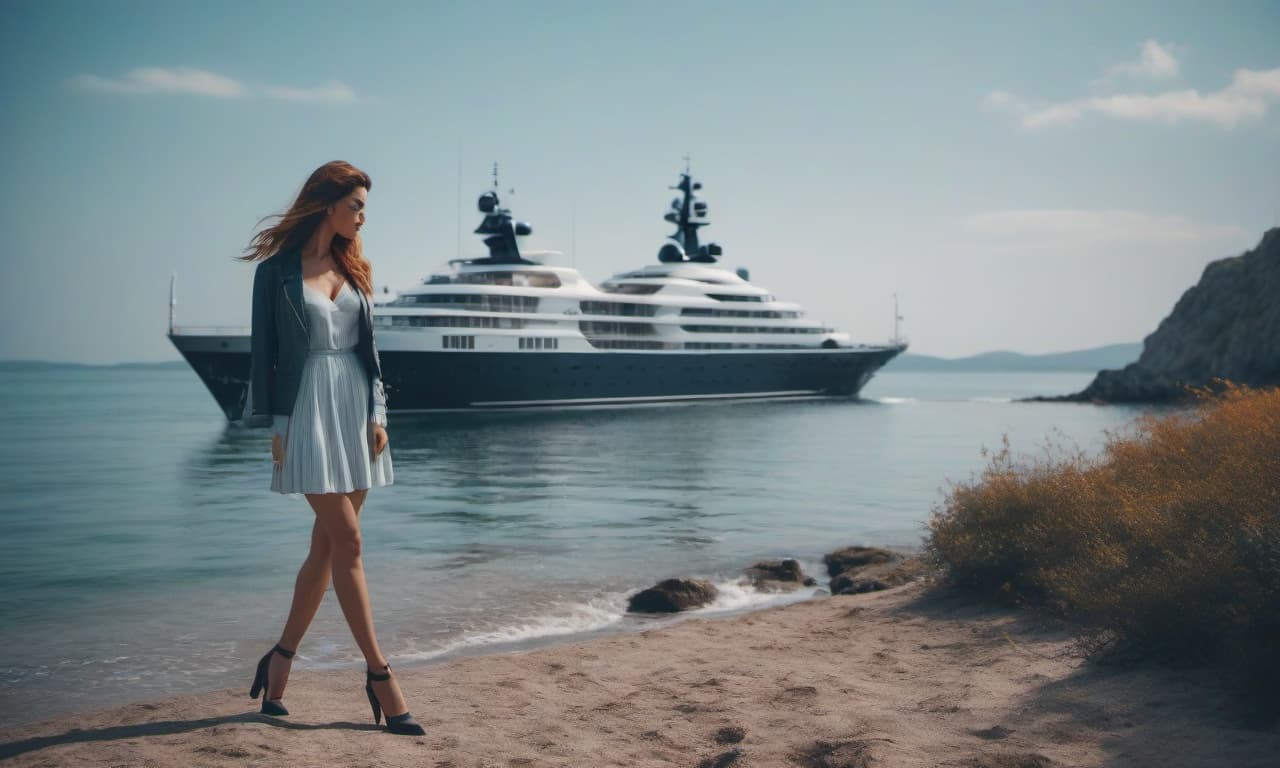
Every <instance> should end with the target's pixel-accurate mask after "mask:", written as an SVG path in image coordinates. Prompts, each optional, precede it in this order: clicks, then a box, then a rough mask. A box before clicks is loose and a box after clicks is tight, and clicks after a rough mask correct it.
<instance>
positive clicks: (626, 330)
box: [578, 320, 657, 336]
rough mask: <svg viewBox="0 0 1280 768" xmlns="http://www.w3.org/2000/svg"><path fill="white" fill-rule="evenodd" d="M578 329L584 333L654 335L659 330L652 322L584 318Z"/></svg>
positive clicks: (589, 334)
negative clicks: (616, 321) (608, 321)
mask: <svg viewBox="0 0 1280 768" xmlns="http://www.w3.org/2000/svg"><path fill="white" fill-rule="evenodd" d="M578 329H579V330H581V331H582V332H583V333H584V334H586V335H588V336H591V335H605V334H610V335H614V336H653V335H656V333H657V331H656V330H655V329H654V327H653V325H652V324H650V323H603V322H596V321H592V320H583V321H581V322H579V323H578Z"/></svg>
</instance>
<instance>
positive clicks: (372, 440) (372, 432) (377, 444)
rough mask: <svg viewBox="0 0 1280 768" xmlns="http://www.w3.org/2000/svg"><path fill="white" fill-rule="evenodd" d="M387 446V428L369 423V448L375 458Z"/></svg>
mask: <svg viewBox="0 0 1280 768" xmlns="http://www.w3.org/2000/svg"><path fill="white" fill-rule="evenodd" d="M386 447H387V428H386V427H384V426H382V425H381V424H373V423H371V424H369V448H370V449H371V450H372V451H373V458H374V459H375V460H376V459H377V458H378V457H379V456H381V455H382V451H383V450H385V449H386Z"/></svg>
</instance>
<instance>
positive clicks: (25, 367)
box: [0, 360, 187, 371]
mask: <svg viewBox="0 0 1280 768" xmlns="http://www.w3.org/2000/svg"><path fill="white" fill-rule="evenodd" d="M186 367H187V362H186V361H185V360H165V361H164V362H160V363H113V364H110V365H92V364H90V363H59V362H52V361H49V360H0V371H41V370H56V369H67V368H122V369H128V370H133V369H141V370H182V369H184V368H186Z"/></svg>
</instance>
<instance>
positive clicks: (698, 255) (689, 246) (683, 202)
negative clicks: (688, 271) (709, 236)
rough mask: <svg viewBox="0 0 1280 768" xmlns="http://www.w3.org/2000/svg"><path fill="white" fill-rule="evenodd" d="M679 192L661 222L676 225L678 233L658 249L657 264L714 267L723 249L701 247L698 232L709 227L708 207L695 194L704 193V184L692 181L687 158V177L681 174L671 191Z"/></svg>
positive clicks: (685, 172)
mask: <svg viewBox="0 0 1280 768" xmlns="http://www.w3.org/2000/svg"><path fill="white" fill-rule="evenodd" d="M669 189H674V190H676V191H678V192H680V197H677V198H676V199H674V200H672V201H671V209H670V210H669V211H667V213H666V215H664V216H663V217H662V218H663V220H664V221H669V222H671V223H672V224H675V225H676V231H675V233H673V234H672V235H670V239H671V240H672V241H673V242H669V243H667V244H666V245H664V246H662V248H660V249H658V261H662V262H678V261H699V262H704V263H707V264H714V263H715V261H716V257H717V256H719V255H720V254H721V253H723V252H724V251H723V249H721V247H720V246H719V245H717V244H716V243H707V244H706V245H700V244H699V243H698V229H699V227H705V226H707V225H708V224H710V223H711V222H710V221H707V204H706V202H704V201H703V200H701V199H699V198H698V197H697V195H695V194H694V193H695V192H697V191H698V190H700V189H702V183H701V182H697V181H694V180H693V176H692V175H690V173H689V158H688V157H686V158H685V169H684V173H682V174H680V183H678V184H676V185H675V186H674V187H669Z"/></svg>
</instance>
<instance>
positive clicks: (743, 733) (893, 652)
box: [0, 583, 1280, 768]
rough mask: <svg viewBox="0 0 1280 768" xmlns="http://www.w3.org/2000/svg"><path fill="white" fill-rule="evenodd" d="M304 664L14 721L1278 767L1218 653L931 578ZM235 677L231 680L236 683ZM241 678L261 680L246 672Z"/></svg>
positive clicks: (412, 752)
mask: <svg viewBox="0 0 1280 768" xmlns="http://www.w3.org/2000/svg"><path fill="white" fill-rule="evenodd" d="M399 674H400V676H401V680H402V684H403V686H404V689H405V691H406V692H407V693H408V696H409V701H410V702H411V706H412V709H413V711H414V712H415V714H416V716H417V717H418V719H419V720H420V721H421V722H422V723H423V724H424V725H425V726H426V728H427V730H428V735H427V736H426V737H417V738H415V737H397V736H392V735H390V734H387V733H385V732H382V731H381V730H380V729H378V728H376V727H375V726H374V725H373V723H372V719H371V717H370V713H369V709H368V705H367V702H366V701H365V699H364V693H363V690H362V675H361V673H360V670H351V671H350V672H349V673H345V672H344V673H334V672H323V673H318V672H314V671H311V670H308V669H307V667H306V664H305V662H304V663H300V664H297V665H295V667H294V673H293V677H292V679H291V680H290V683H289V688H288V691H287V694H286V697H285V700H286V703H287V704H288V706H289V707H290V709H291V710H292V712H293V714H292V715H290V716H289V717H287V718H280V719H276V718H271V717H267V716H264V715H260V714H258V713H257V707H256V702H253V701H250V700H249V699H248V698H247V695H246V690H245V689H247V686H248V681H249V679H250V677H251V675H252V670H251V669H249V668H248V667H246V669H245V670H244V675H242V677H243V678H244V680H243V681H239V680H237V681H235V682H236V683H237V685H236V687H235V688H231V689H227V690H221V691H215V692H211V693H204V694H200V695H193V696H181V697H175V698H170V699H165V700H157V701H152V702H147V703H140V704H133V705H129V706H124V707H119V708H115V709H108V710H101V711H97V712H91V713H85V714H83V715H81V716H79V717H77V718H76V719H75V723H74V726H75V727H71V726H72V723H71V721H70V720H69V719H63V720H57V721H51V722H44V723H37V724H32V725H27V726H22V727H18V728H6V729H4V730H3V731H0V759H3V760H5V761H6V763H7V764H12V765H19V766H256V765H273V766H436V767H437V768H462V767H463V766H553V765H554V766H717V767H723V766H813V767H827V768H832V767H835V766H979V767H981V766H989V767H991V768H996V767H1000V768H1015V767H1021V766H1027V767H1031V766H1036V767H1039V766H1127V765H1133V766H1146V765H1160V766H1241V767H1243V766H1260V767H1261V766H1274V765H1276V762H1275V761H1276V757H1275V756H1276V755H1277V754H1280V731H1278V730H1277V729H1276V728H1275V727H1270V728H1257V727H1250V726H1248V725H1247V724H1244V723H1243V722H1242V721H1241V720H1240V718H1238V717H1236V716H1234V715H1233V714H1232V707H1231V705H1230V697H1229V696H1228V694H1227V693H1226V692H1225V690H1224V689H1223V688H1222V687H1221V686H1220V684H1219V682H1218V680H1217V679H1216V678H1215V676H1214V674H1213V673H1212V672H1210V671H1205V670H1191V671H1185V670H1173V669H1168V668H1160V667H1154V666H1144V667H1140V668H1137V669H1120V668H1114V667H1100V666H1097V665H1093V664H1088V663H1086V662H1085V661H1084V660H1083V659H1082V657H1081V656H1080V654H1079V652H1078V650H1077V648H1076V646H1075V644H1074V643H1073V641H1072V639H1071V634H1070V632H1069V628H1068V627H1067V626H1065V625H1064V624H1061V623H1059V622H1057V621H1055V620H1050V619H1045V618H1043V617H1039V616H1036V615H1034V614H1032V613H1029V612H1025V611H1017V610H1011V609H1006V608H1000V607H993V606H991V605H989V604H983V603H978V602H975V601H973V600H972V599H970V598H967V597H964V596H958V595H954V594H950V593H935V592H930V591H929V590H928V589H927V588H926V587H925V586H923V585H922V584H920V583H914V584H910V585H907V586H904V587H898V588H895V589H891V590H887V591H883V592H878V593H871V594H865V595H848V596H836V597H821V598H817V599H813V600H810V601H806V602H802V603H796V604H792V605H788V606H783V607H779V608H773V609H769V610H765V611H759V612H755V613H749V614H742V615H738V616H733V617H729V618H721V619H691V620H688V621H685V622H681V623H679V624H676V625H673V626H667V627H664V628H659V629H653V630H647V631H642V632H638V633H630V634H622V635H614V636H609V637H603V638H599V639H595V640H590V641H587V642H580V643H574V644H567V645H562V646H556V647H551V648H543V649H539V650H533V651H527V652H518V653H507V654H501V655H491V656H475V657H468V658H463V659H457V660H454V661H451V662H448V663H443V664H437V665H433V666H427V667H420V668H416V669H404V670H400V671H399ZM229 682H230V681H229ZM240 682H243V683H244V685H239V683H240Z"/></svg>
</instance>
